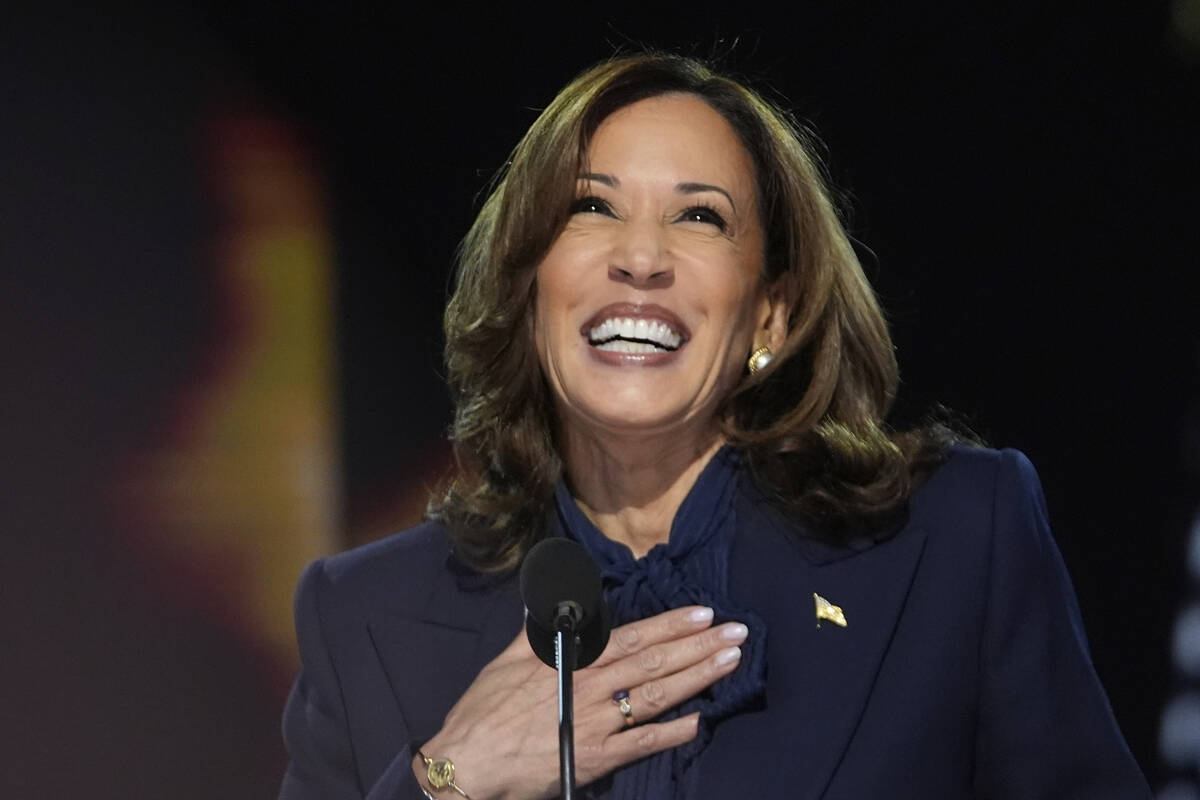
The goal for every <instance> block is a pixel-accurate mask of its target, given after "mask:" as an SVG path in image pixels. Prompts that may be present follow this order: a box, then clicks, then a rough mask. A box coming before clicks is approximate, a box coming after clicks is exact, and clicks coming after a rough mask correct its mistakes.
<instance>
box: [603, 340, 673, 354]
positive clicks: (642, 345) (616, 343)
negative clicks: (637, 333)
mask: <svg viewBox="0 0 1200 800" xmlns="http://www.w3.org/2000/svg"><path fill="white" fill-rule="evenodd" d="M596 349H597V350H607V351H608V352H610V353H661V352H664V348H662V347H659V346H658V345H656V344H649V343H647V342H626V341H625V340H623V339H613V340H612V341H611V342H605V343H604V344H598V345H596Z"/></svg>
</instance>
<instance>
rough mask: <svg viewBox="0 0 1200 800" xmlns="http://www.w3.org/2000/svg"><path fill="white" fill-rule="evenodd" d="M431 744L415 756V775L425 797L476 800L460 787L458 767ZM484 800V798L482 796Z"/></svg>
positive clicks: (419, 749) (422, 748)
mask: <svg viewBox="0 0 1200 800" xmlns="http://www.w3.org/2000/svg"><path fill="white" fill-rule="evenodd" d="M429 745H430V743H426V744H425V745H424V746H423V747H421V748H418V749H417V751H416V753H415V755H414V756H413V762H412V766H413V773H414V774H415V775H416V778H417V783H418V784H419V785H420V787H421V791H423V792H424V793H425V796H426V797H428V798H432V800H459V798H461V800H476V797H475V796H472V795H470V794H468V793H467V791H466V790H465V789H464V788H463V787H462V786H461V785H460V783H459V781H458V778H459V775H458V770H457V767H456V765H455V763H454V761H452V760H451V759H450V758H448V757H447V756H446V755H445V754H442V753H441V751H440V750H438V749H437V748H436V746H435V747H434V748H430V746H429ZM480 800H482V796H480Z"/></svg>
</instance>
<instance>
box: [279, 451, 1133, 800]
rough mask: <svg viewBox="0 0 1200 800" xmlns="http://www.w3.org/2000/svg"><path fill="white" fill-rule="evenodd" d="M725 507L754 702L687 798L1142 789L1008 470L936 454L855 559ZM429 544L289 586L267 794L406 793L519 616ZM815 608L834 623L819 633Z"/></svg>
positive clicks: (1047, 546)
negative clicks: (890, 526)
mask: <svg viewBox="0 0 1200 800" xmlns="http://www.w3.org/2000/svg"><path fill="white" fill-rule="evenodd" d="M737 502H738V503H739V505H738V507H737V514H738V520H739V521H738V533H737V537H736V539H735V543H734V549H733V552H732V554H731V562H730V591H731V597H732V599H733V600H734V602H736V603H737V604H738V605H740V606H744V607H749V608H753V609H755V610H756V611H759V612H760V613H761V614H762V615H763V616H764V617H765V621H766V624H767V631H768V633H767V638H768V645H767V686H766V692H765V702H764V704H763V705H762V707H761V708H756V709H754V710H751V711H748V712H745V713H742V714H739V715H737V716H734V717H731V718H729V719H727V720H725V721H724V722H722V723H720V724H719V725H717V726H716V729H715V730H714V733H713V738H712V741H711V742H710V744H709V745H708V746H707V747H706V748H705V750H704V751H703V753H702V754H701V756H700V757H699V761H698V762H697V765H696V767H695V768H696V769H699V770H701V775H700V778H701V779H700V780H699V781H698V782H697V784H696V785H698V786H700V787H701V789H700V792H701V794H700V795H699V796H698V797H699V798H730V797H742V796H747V795H753V796H756V797H780V798H803V800H816V799H817V798H823V799H824V800H863V799H869V800H874V799H876V798H912V799H913V800H930V798H938V799H939V800H947V799H949V798H1020V800H1036V799H1037V798H1047V799H1049V798H1053V799H1054V800H1067V799H1068V798H1087V799H1088V800H1103V799H1104V798H1113V799H1114V800H1115V799H1116V798H1120V800H1129V799H1130V798H1149V797H1150V792H1149V789H1148V787H1147V785H1146V782H1145V779H1144V778H1143V777H1142V774H1141V772H1140V771H1139V769H1138V767H1137V764H1136V763H1135V762H1134V760H1133V758H1132V756H1131V755H1130V752H1129V749H1128V747H1127V746H1126V744H1125V741H1124V739H1123V738H1122V736H1121V733H1120V731H1119V730H1118V728H1117V725H1116V722H1115V720H1114V718H1113V715H1112V711H1111V709H1110V707H1109V704H1108V700H1107V698H1106V697H1105V694H1104V690H1103V688H1102V687H1101V685H1100V682H1099V680H1098V679H1097V677H1096V673H1095V670H1094V669H1093V667H1092V664H1091V660H1090V657H1089V655H1088V649H1087V643H1086V641H1085V638H1084V633H1083V627H1082V625H1081V622H1080V618H1079V611H1078V607H1077V605H1076V602H1075V597H1074V593H1073V591H1072V588H1071V584H1070V580H1069V578H1068V576H1067V573H1066V570H1065V568H1064V566H1063V562H1062V559H1061V557H1060V555H1059V553H1058V549H1057V548H1056V546H1055V544H1054V540H1053V538H1052V536H1051V534H1050V530H1049V528H1048V526H1047V522H1046V513H1045V508H1044V500H1043V497H1042V493H1041V488H1040V485H1039V483H1038V480H1037V476H1036V473H1035V472H1034V470H1033V467H1032V465H1030V463H1029V462H1028V460H1026V459H1025V457H1024V456H1023V455H1021V454H1020V453H1018V452H1016V451H1011V450H1008V451H1002V452H995V451H988V450H966V449H961V450H956V451H955V452H954V454H953V455H952V456H951V458H950V459H949V460H948V461H947V463H946V464H945V465H943V466H942V467H941V468H940V469H939V470H938V471H937V472H936V473H935V474H934V475H933V476H931V477H930V479H929V480H928V481H926V483H925V484H924V485H923V486H922V487H921V488H920V489H919V490H918V491H917V492H916V493H915V494H914V495H913V497H912V500H911V503H910V509H909V514H908V518H907V522H906V523H905V525H904V526H903V528H902V529H901V530H900V531H899V532H898V533H897V534H896V535H895V536H894V537H892V538H890V539H888V540H886V541H884V542H882V543H880V544H877V545H874V546H870V547H866V548H865V549H852V548H839V547H832V546H829V545H826V544H822V543H820V542H818V541H817V540H815V539H813V538H811V537H806V536H804V535H803V531H801V530H798V529H797V528H796V526H795V525H793V524H792V523H790V522H788V521H787V520H786V519H784V518H783V517H782V516H780V515H779V514H777V513H776V512H775V511H774V510H773V509H772V508H770V507H769V506H768V505H766V504H765V503H764V502H762V501H761V499H760V498H759V497H758V496H757V495H755V494H754V493H753V492H743V493H742V494H741V495H740V496H739V498H738V500H737ZM450 552H451V545H450V540H449V538H448V537H447V535H446V532H445V530H444V529H443V528H442V527H441V526H440V525H438V524H435V523H427V524H424V525H421V526H419V527H417V528H414V529H412V530H409V531H406V532H404V533H401V534H398V535H396V536H393V537H391V538H388V539H385V540H383V541H380V542H376V543H374V544H370V545H367V546H365V547H362V548H359V549H357V550H353V551H350V552H348V553H343V554H341V555H338V556H334V557H331V558H328V559H324V560H321V561H318V562H316V563H314V564H313V565H312V566H310V567H309V568H308V570H307V571H306V572H305V574H304V576H303V578H302V579H301V581H300V588H299V591H298V593H297V599H296V629H297V635H298V638H299V643H300V655H301V660H302V664H303V666H302V669H301V672H300V675H299V677H298V678H297V680H296V684H295V686H294V688H293V690H292V694H291V697H290V699H289V700H288V704H287V708H286V710H285V712H284V720H283V730H284V737H285V740H286V743H287V747H288V751H289V754H290V763H289V765H288V769H287V773H286V775H285V776H284V780H283V787H282V790H281V793H280V797H281V798H284V799H285V800H307V799H308V798H313V799H315V798H324V799H325V800H341V799H342V798H362V797H368V798H371V800H385V799H387V800H401V799H404V800H408V799H409V798H411V800H421V798H423V795H422V793H421V791H420V789H419V787H418V785H417V783H416V780H415V779H414V777H413V775H412V769H411V760H412V755H413V752H414V748H415V747H417V746H419V745H420V743H422V742H424V741H425V740H427V739H428V738H430V737H432V736H433V735H434V734H435V733H436V732H437V731H438V730H439V729H440V727H441V724H442V720H443V719H444V717H445V715H446V713H447V711H449V709H450V707H451V706H452V705H453V704H454V702H455V701H456V700H457V699H458V698H459V696H460V695H461V694H462V693H463V692H464V691H465V690H466V688H467V687H468V686H469V685H470V683H471V682H472V680H473V679H474V678H475V676H476V675H477V674H478V673H479V671H480V670H481V669H482V668H483V667H484V666H485V665H486V664H487V663H488V662H489V661H491V660H492V659H493V658H494V657H495V656H496V655H497V654H498V653H499V652H500V651H501V650H502V649H504V648H505V647H506V646H507V645H508V644H509V642H511V641H512V639H513V637H515V636H516V635H517V634H518V632H519V631H520V629H521V624H522V607H521V602H520V599H519V596H518V594H517V590H516V587H515V585H514V584H513V582H511V581H510V582H508V583H505V584H502V585H499V586H495V585H492V586H489V585H486V584H483V583H481V582H480V581H478V580H473V579H472V578H473V576H472V575H470V574H469V573H464V572H463V571H462V570H461V569H457V568H455V567H454V565H455V563H456V562H454V560H453V559H452V558H451V555H450ZM814 593H816V594H819V595H821V596H822V597H824V598H827V599H828V600H829V601H830V602H832V603H835V604H837V605H838V606H840V607H841V608H842V609H843V611H844V613H845V617H846V622H847V625H846V627H844V628H843V627H839V626H837V625H834V624H831V623H829V622H824V623H821V624H818V622H819V621H818V620H817V619H816V615H815V607H814V599H813V594H814ZM464 788H466V789H467V791H468V792H469V791H470V787H464Z"/></svg>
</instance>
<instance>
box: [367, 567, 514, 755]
mask: <svg viewBox="0 0 1200 800" xmlns="http://www.w3.org/2000/svg"><path fill="white" fill-rule="evenodd" d="M414 612H415V613H413V614H412V616H408V615H404V614H403V613H402V612H401V613H399V614H397V613H392V614H384V613H381V614H378V615H375V616H374V617H372V619H371V622H370V630H371V639H372V641H373V642H374V645H375V650H376V654H377V655H378V657H379V660H380V663H381V664H382V665H383V669H384V672H385V673H386V674H387V676H388V682H389V683H390V685H391V688H392V693H393V695H394V696H395V699H396V704H397V705H398V706H399V709H400V713H401V715H402V717H403V718H404V721H405V723H406V724H407V727H408V731H409V734H410V735H411V737H412V739H413V740H415V741H417V742H423V741H425V740H426V739H428V738H430V737H431V736H433V735H434V734H435V733H437V731H438V729H440V728H441V726H442V722H443V721H444V720H445V717H446V713H447V712H448V711H449V710H450V708H451V706H453V705H454V703H455V702H457V700H458V698H459V697H461V696H462V694H463V692H465V691H466V690H467V687H469V686H470V685H471V683H472V681H474V680H475V678H476V676H477V675H478V674H479V672H480V671H481V670H482V669H483V668H484V667H485V666H486V665H487V664H488V662H490V661H491V660H492V659H493V658H495V657H496V656H497V655H498V654H499V653H500V651H501V650H503V649H504V648H505V647H507V646H508V644H509V643H510V642H511V641H512V639H513V637H515V636H516V635H517V632H518V631H519V630H520V629H521V625H522V624H523V621H524V607H523V606H522V605H521V600H520V597H519V596H518V594H517V591H516V587H515V582H514V581H511V580H510V581H506V582H502V583H497V584H478V585H467V586H464V585H463V582H462V581H461V580H459V579H458V578H457V577H456V576H455V574H454V573H453V571H446V572H444V573H443V576H442V578H441V579H440V580H438V581H437V582H436V583H435V584H434V586H433V587H432V591H431V592H430V593H429V597H428V602H427V603H426V605H425V607H424V608H423V609H414Z"/></svg>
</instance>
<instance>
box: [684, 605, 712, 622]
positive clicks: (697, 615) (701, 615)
mask: <svg viewBox="0 0 1200 800" xmlns="http://www.w3.org/2000/svg"><path fill="white" fill-rule="evenodd" d="M712 618H713V610H712V609H711V608H707V607H706V608H697V609H696V610H695V611H693V612H692V613H690V614H688V620H690V621H691V622H712Z"/></svg>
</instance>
